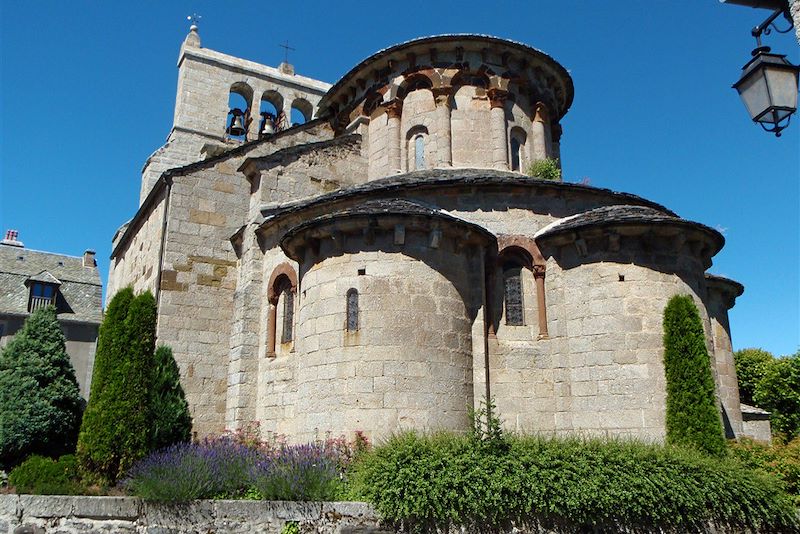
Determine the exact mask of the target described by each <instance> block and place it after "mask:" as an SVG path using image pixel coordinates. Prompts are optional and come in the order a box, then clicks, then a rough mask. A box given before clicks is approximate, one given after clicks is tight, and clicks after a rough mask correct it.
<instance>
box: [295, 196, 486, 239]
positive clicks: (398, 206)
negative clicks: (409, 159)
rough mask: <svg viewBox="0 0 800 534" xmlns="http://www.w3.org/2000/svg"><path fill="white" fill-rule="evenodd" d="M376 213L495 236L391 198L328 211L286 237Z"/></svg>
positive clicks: (450, 217)
mask: <svg viewBox="0 0 800 534" xmlns="http://www.w3.org/2000/svg"><path fill="white" fill-rule="evenodd" d="M375 215H406V216H411V217H413V216H421V217H431V218H439V219H445V220H447V221H450V222H453V223H456V224H461V225H464V226H468V227H470V228H471V229H474V230H476V231H478V232H480V233H481V234H484V235H486V236H488V237H491V238H494V234H492V233H491V232H489V231H488V230H486V229H485V228H483V227H482V226H478V225H476V224H474V223H471V222H469V221H465V220H463V219H459V218H458V217H453V216H452V215H450V214H449V213H447V212H446V211H443V210H439V209H434V208H431V207H429V206H425V205H423V204H420V203H418V202H412V201H410V200H405V199H396V198H390V199H377V200H368V201H366V202H362V203H360V204H357V205H355V206H351V207H349V208H347V209H344V210H340V211H336V212H333V213H327V214H325V215H322V216H320V217H317V218H315V219H312V220H310V221H306V222H304V223H302V224H299V225H297V226H295V227H294V228H292V229H291V230H290V231H289V232H287V233H286V236H285V237H284V239H289V238H290V237H291V236H293V235H295V234H297V233H298V232H302V231H303V230H304V229H306V228H310V227H313V226H317V225H320V224H324V223H326V222H328V221H333V220H337V219H344V218H350V217H359V216H362V217H363V216H375Z"/></svg>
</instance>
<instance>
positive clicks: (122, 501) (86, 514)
mask: <svg viewBox="0 0 800 534" xmlns="http://www.w3.org/2000/svg"><path fill="white" fill-rule="evenodd" d="M290 522H294V523H297V525H298V526H299V527H300V531H301V532H316V533H326V534H334V533H336V534H373V533H374V534H386V533H387V532H393V530H387V529H386V528H382V527H381V526H380V520H379V518H378V517H377V515H376V514H375V512H374V511H373V509H372V507H371V506H369V505H368V504H366V503H360V502H313V503H312V502H271V501H223V500H218V501H193V502H191V503H186V504H178V505H166V504H157V503H148V502H143V501H141V500H139V499H138V498H135V497H68V496H43V495H0V534H22V533H26V534H48V533H53V534H56V533H57V534H81V533H85V532H114V533H130V534H133V533H150V534H165V533H170V534H184V533H186V534H189V533H192V534H194V533H197V532H228V533H232V534H233V533H242V534H244V533H248V534H249V533H251V532H260V533H271V534H279V533H280V532H282V531H283V528H284V526H285V525H286V524H287V523H290Z"/></svg>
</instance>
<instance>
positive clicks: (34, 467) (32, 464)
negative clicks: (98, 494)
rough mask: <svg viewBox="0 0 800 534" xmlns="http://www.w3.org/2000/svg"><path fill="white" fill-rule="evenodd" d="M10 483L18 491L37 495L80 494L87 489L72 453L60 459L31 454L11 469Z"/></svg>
mask: <svg viewBox="0 0 800 534" xmlns="http://www.w3.org/2000/svg"><path fill="white" fill-rule="evenodd" d="M8 483H9V485H10V486H13V487H14V489H15V490H16V492H17V493H33V494H36V495H79V494H81V493H84V490H85V488H84V487H83V485H82V484H81V482H80V478H79V477H78V463H77V462H76V460H75V456H74V455H72V454H69V455H66V456H62V457H61V458H59V459H58V460H53V459H52V458H45V457H43V456H37V455H34V456H31V457H29V458H28V459H27V460H25V461H24V462H22V463H21V464H19V465H18V466H17V467H15V468H14V470H13V471H11V474H9V476H8Z"/></svg>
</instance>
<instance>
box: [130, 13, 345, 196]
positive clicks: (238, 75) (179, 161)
mask: <svg viewBox="0 0 800 534" xmlns="http://www.w3.org/2000/svg"><path fill="white" fill-rule="evenodd" d="M329 87H330V84H327V83H325V82H321V81H319V80H314V79H311V78H307V77H305V76H300V75H298V74H295V73H294V67H292V66H291V65H289V64H286V63H285V64H282V65H281V67H280V68H274V67H269V66H266V65H261V64H259V63H255V62H253V61H248V60H246V59H240V58H237V57H233V56H229V55H227V54H223V53H220V52H216V51H214V50H210V49H208V48H203V47H202V44H201V40H200V33H199V30H198V27H197V24H195V23H193V24H192V26H191V28H190V30H189V34H188V35H187V36H186V38H185V39H184V41H183V44H182V45H181V50H180V54H179V56H178V91H177V96H176V98H175V115H174V119H173V125H172V130H171V131H170V133H169V136H168V137H167V142H166V143H165V144H164V146H162V147H161V148H159V149H158V150H156V151H155V152H154V153H153V154H152V155H151V156H150V157H149V158H148V159H147V162H146V163H145V165H144V168H143V169H142V187H141V192H140V197H139V203H140V204H141V203H142V202H144V200H145V198H147V195H148V193H149V192H150V190H151V189H152V187H153V184H154V183H155V182H156V180H158V178H159V177H160V176H161V173H163V172H164V171H166V170H168V169H171V168H175V167H181V166H184V165H188V164H190V163H194V162H196V161H199V160H202V159H205V158H206V157H208V156H210V155H215V154H218V153H220V152H222V151H224V150H226V149H229V148H233V147H235V146H237V145H239V144H242V143H243V142H248V141H252V140H255V139H258V137H259V129H260V127H261V125H262V120H260V114H261V110H262V109H263V108H264V106H265V105H266V104H267V103H269V105H270V106H271V107H272V109H274V110H276V111H277V112H278V114H281V113H282V115H283V116H284V117H286V120H287V121H288V120H290V117H291V116H292V110H295V111H296V112H299V115H300V116H302V118H303V119H302V120H303V121H309V120H311V119H312V118H314V116H315V115H316V111H317V105H318V103H319V101H320V99H321V98H322V96H323V95H324V94H325V92H326V91H327V90H328V88H329ZM231 94H236V95H240V96H241V97H242V98H243V99H244V101H245V102H246V108H245V109H242V110H240V111H241V112H242V113H243V115H244V116H245V117H244V118H245V120H244V121H243V122H242V124H243V126H244V127H245V132H244V133H243V135H240V136H232V135H230V131H229V130H230V129H229V128H228V126H229V122H230V117H231V111H232V110H231V109H230V108H229V105H228V103H229V99H230V96H231ZM296 115H297V113H296ZM246 119H249V120H246Z"/></svg>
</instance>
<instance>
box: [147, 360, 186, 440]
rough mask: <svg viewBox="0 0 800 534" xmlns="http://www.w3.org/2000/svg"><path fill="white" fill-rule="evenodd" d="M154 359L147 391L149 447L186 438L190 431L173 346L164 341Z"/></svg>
mask: <svg viewBox="0 0 800 534" xmlns="http://www.w3.org/2000/svg"><path fill="white" fill-rule="evenodd" d="M154 360H155V362H154V366H153V384H152V386H151V391H150V407H151V410H152V413H153V421H152V423H151V431H152V435H151V438H150V449H151V450H156V449H161V448H163V447H167V446H169V445H172V444H174V443H181V442H186V441H189V440H190V439H191V435H192V416H191V415H189V404H188V403H187V402H186V397H185V395H184V393H183V388H182V387H181V376H180V372H179V371H178V364H177V363H175V358H174V357H173V356H172V349H171V348H169V347H167V346H163V345H162V346H160V347H158V348H157V349H156V353H155V356H154Z"/></svg>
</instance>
